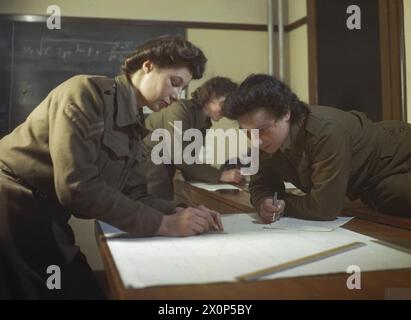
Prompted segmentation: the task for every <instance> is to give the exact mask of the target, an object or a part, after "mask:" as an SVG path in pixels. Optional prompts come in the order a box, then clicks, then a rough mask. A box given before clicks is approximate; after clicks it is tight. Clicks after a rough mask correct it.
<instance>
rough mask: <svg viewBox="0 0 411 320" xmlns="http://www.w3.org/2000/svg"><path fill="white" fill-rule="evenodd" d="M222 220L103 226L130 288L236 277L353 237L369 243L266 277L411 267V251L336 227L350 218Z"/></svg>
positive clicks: (243, 216) (230, 217)
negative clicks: (180, 225)
mask: <svg viewBox="0 0 411 320" xmlns="http://www.w3.org/2000/svg"><path fill="white" fill-rule="evenodd" d="M222 219H223V224H224V227H225V231H224V232H223V233H217V232H216V233H209V234H205V235H200V236H194V237H185V238H171V237H152V238H129V237H127V235H125V234H124V233H121V232H119V231H118V230H116V229H114V228H113V227H110V226H108V225H106V224H103V223H101V225H102V228H103V231H104V232H105V233H106V235H107V236H108V237H109V240H108V246H109V248H110V251H111V254H112V256H113V259H114V262H115V264H116V266H117V268H118V270H119V273H120V276H121V278H122V280H123V283H124V285H125V286H126V287H129V288H144V287H149V286H160V285H178V284H201V283H214V282H234V281H237V279H236V278H237V277H238V276H240V275H243V274H246V273H250V272H253V271H257V270H260V269H263V268H268V267H272V266H274V265H277V264H280V263H285V262H288V261H291V260H294V259H297V258H301V257H305V256H308V255H311V254H315V253H318V252H322V251H324V250H328V249H331V248H334V247H338V246H342V245H345V244H348V243H351V242H353V241H360V242H364V243H365V244H366V246H364V247H361V248H358V249H355V250H352V251H349V252H345V253H343V254H340V255H336V256H333V257H329V258H327V259H324V260H321V261H317V262H314V263H311V264H308V265H304V266H300V267H296V268H293V269H289V270H285V271H282V272H279V273H276V274H274V275H270V276H267V277H266V279H267V278H269V279H271V278H285V277H297V276H306V275H319V274H330V273H345V272H347V268H348V267H349V266H351V265H356V266H358V267H360V269H361V271H371V270H387V269H401V268H411V255H410V254H409V253H405V252H402V251H399V250H395V249H393V248H390V247H387V246H383V245H380V244H377V243H375V242H373V239H372V238H370V237H367V236H364V235H361V234H358V233H355V232H351V231H349V230H345V229H341V228H338V226H339V225H341V224H343V223H345V222H347V218H340V219H338V220H336V221H332V222H314V221H296V219H290V218H283V219H281V220H280V221H279V222H277V223H273V224H271V225H263V224H259V223H258V222H257V220H256V217H255V216H254V215H252V214H233V215H224V216H223V217H222ZM341 219H342V220H341ZM280 226H281V227H280Z"/></svg>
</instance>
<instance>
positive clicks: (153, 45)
mask: <svg viewBox="0 0 411 320" xmlns="http://www.w3.org/2000/svg"><path fill="white" fill-rule="evenodd" d="M146 60H150V61H152V62H153V63H154V64H155V65H157V66H158V67H159V68H167V67H177V68H179V67H186V68H187V69H188V70H189V71H190V73H191V75H192V76H193V79H200V78H201V77H202V76H203V73H204V70H205V65H206V62H207V58H206V57H205V55H204V53H203V52H202V51H201V49H199V48H198V47H196V46H195V45H193V44H192V43H191V42H189V41H187V40H186V39H184V38H183V37H182V36H178V35H165V36H160V37H157V38H154V39H151V40H149V41H147V42H145V43H143V44H142V45H140V46H138V47H137V49H136V50H134V52H133V53H132V54H130V55H129V56H128V57H126V59H125V60H124V62H123V64H122V66H121V69H122V70H123V72H124V73H125V74H127V75H131V74H133V73H135V72H136V71H137V70H139V69H141V67H142V65H143V63H144V61H146Z"/></svg>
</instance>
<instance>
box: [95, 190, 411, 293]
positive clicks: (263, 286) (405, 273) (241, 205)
mask: <svg viewBox="0 0 411 320" xmlns="http://www.w3.org/2000/svg"><path fill="white" fill-rule="evenodd" d="M181 183H184V184H186V185H185V186H184V187H187V188H188V189H189V191H190V193H191V194H190V195H191V196H192V199H193V202H197V203H206V204H207V206H208V207H210V208H212V209H214V210H218V211H220V212H222V213H234V212H252V211H254V209H253V208H252V206H251V205H250V202H249V195H248V193H247V192H245V191H239V192H237V193H221V192H209V191H205V190H202V189H199V188H196V187H192V186H190V185H188V184H187V183H186V182H181ZM361 210H362V209H361ZM361 210H360V211H361ZM353 212H355V210H354V209H353ZM364 212H365V211H363V212H362V213H361V214H360V217H356V218H354V219H353V220H351V221H350V222H349V223H347V224H346V225H344V228H346V229H348V230H352V231H354V232H358V233H362V234H365V235H368V236H371V237H374V238H377V239H380V240H384V241H388V242H391V243H395V244H399V245H402V246H404V247H409V248H411V230H407V226H408V225H407V224H406V225H405V227H404V228H402V227H401V226H402V223H401V220H400V222H398V223H399V226H390V225H386V224H384V222H383V221H379V220H380V219H379V218H378V219H377V221H370V220H372V219H371V218H370V217H369V216H367V215H366V214H365V213H364ZM344 213H345V214H347V213H348V214H349V213H350V212H349V209H346V210H345V211H344ZM361 215H363V216H364V215H365V216H366V217H365V218H364V217H361ZM388 220H390V219H388ZM394 220H395V219H394ZM409 220H410V219H408V220H407V219H406V220H405V222H408V223H409ZM96 235H97V241H98V244H99V248H100V253H101V257H102V260H103V263H104V266H105V269H106V275H107V279H108V283H109V287H110V292H111V298H113V299H203V300H206V299H217V300H220V299H235V300H237V299H238V300H241V299H251V300H254V299H263V300H266V299H386V298H388V299H393V298H394V299H395V298H400V297H401V296H400V295H399V294H403V295H404V294H405V296H406V297H408V299H411V269H402V270H387V271H373V272H362V274H361V286H362V288H361V289H360V290H355V289H354V290H349V289H347V286H346V282H347V279H348V277H349V276H350V275H349V274H333V275H319V276H306V277H297V278H288V279H276V280H267V281H257V282H251V283H216V284H206V285H204V284H201V285H180V286H161V287H151V288H144V289H125V288H124V286H123V284H122V281H121V279H120V276H119V273H118V270H117V268H116V266H115V264H114V261H113V258H112V256H111V253H110V250H109V247H108V245H107V242H106V240H105V238H104V236H103V235H102V232H101V230H99V228H98V227H97V228H96ZM381 259H383V257H381ZM410 259H411V255H410Z"/></svg>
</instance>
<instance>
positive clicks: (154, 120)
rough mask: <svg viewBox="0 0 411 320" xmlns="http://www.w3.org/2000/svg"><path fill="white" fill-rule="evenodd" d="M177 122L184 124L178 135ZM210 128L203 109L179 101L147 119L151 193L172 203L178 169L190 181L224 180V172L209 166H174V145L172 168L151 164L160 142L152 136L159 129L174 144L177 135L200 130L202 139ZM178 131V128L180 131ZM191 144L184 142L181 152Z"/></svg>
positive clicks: (185, 101) (147, 172)
mask: <svg viewBox="0 0 411 320" xmlns="http://www.w3.org/2000/svg"><path fill="white" fill-rule="evenodd" d="M176 121H181V132H176V131H177V130H176V129H175V127H176V125H175V124H176ZM210 127H211V121H210V118H208V117H206V116H205V115H204V114H203V110H202V108H201V107H200V106H198V105H196V104H195V103H194V102H193V100H180V101H177V102H174V103H172V104H171V105H170V106H168V107H167V108H164V109H162V110H161V111H159V112H154V113H152V114H150V115H149V116H148V117H147V119H146V128H147V130H149V131H150V134H148V135H147V136H146V137H145V138H144V143H145V146H146V153H147V170H146V175H147V187H148V190H149V192H150V193H153V194H158V196H159V197H161V198H163V199H168V200H171V199H173V193H174V189H173V178H174V173H175V170H176V169H179V170H180V171H181V172H182V174H183V176H184V178H185V179H187V180H200V181H205V182H211V183H217V182H218V181H219V180H220V177H221V171H220V170H218V169H216V168H214V167H212V166H210V165H207V164H186V163H184V162H183V163H181V164H177V163H175V162H174V157H173V155H174V149H173V147H174V146H173V144H172V147H171V162H172V163H171V164H154V163H153V162H152V161H151V157H150V154H151V151H152V149H153V147H154V146H155V145H156V144H157V143H158V141H153V139H152V132H153V131H154V130H156V129H159V128H163V129H166V130H167V131H168V132H169V134H170V137H171V139H172V140H171V142H173V137H174V135H175V134H177V136H179V135H180V136H181V135H182V134H184V132H185V131H186V130H187V129H192V128H194V129H198V130H200V131H201V133H202V136H203V139H204V137H205V135H206V130H207V129H209V128H210ZM177 128H178V127H177ZM189 143H190V142H189V141H182V151H183V150H184V148H185V147H186V146H187V145H188V144H189Z"/></svg>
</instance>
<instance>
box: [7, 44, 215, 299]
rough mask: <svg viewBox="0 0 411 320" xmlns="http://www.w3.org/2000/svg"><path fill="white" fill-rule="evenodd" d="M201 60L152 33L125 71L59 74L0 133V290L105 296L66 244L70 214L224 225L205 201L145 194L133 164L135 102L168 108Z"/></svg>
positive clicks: (141, 224) (137, 230)
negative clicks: (56, 273) (52, 274)
mask: <svg viewBox="0 0 411 320" xmlns="http://www.w3.org/2000/svg"><path fill="white" fill-rule="evenodd" d="M205 63H206V58H205V56H204V54H203V53H202V51H201V50H200V49H199V48H197V47H195V46H194V45H193V44H191V43H190V42H188V41H186V40H184V39H183V38H181V37H178V36H166V37H160V38H157V39H153V40H150V41H148V42H146V43H145V44H143V45H141V46H139V47H138V48H137V49H136V50H135V51H134V52H133V54H132V55H131V56H129V57H128V58H127V59H126V60H125V62H124V64H123V66H122V69H123V71H124V74H123V75H121V76H118V77H116V78H115V79H109V78H107V77H102V76H86V75H80V76H76V77H73V78H71V79H69V80H67V81H66V82H64V83H62V84H60V85H59V86H58V87H56V88H55V89H54V90H52V91H51V92H50V94H49V95H48V96H47V97H46V98H45V100H43V102H42V103H41V104H40V105H39V106H37V107H36V108H35V109H34V110H33V112H32V113H31V114H30V115H29V116H28V118H27V119H26V121H25V122H24V123H23V124H21V125H20V126H19V127H17V128H16V129H15V130H14V131H13V132H12V133H11V134H9V135H8V136H6V137H4V138H3V139H2V140H0V169H1V170H0V264H1V265H0V283H2V285H1V286H0V298H20V299H21V298H23V299H25V298H27V299H32V298H34V299H36V298H50V299H54V298H101V297H103V294H102V292H101V290H100V288H99V287H98V285H97V283H96V282H95V280H94V278H93V274H92V271H91V269H90V267H89V266H88V264H87V261H86V259H85V257H84V255H82V254H81V252H80V251H79V250H78V248H77V247H76V246H75V245H74V242H75V241H74V237H73V233H72V230H71V228H70V227H69V225H68V223H67V222H68V220H69V218H70V216H71V214H74V215H76V216H77V217H81V218H85V219H99V220H102V221H105V222H107V223H109V224H111V225H113V226H115V227H117V228H119V229H121V230H124V231H126V232H128V233H130V234H133V235H137V236H153V235H166V236H188V235H194V234H199V233H203V232H205V231H207V230H209V229H211V228H221V227H222V226H221V221H220V217H219V214H218V213H216V212H214V211H211V210H208V209H207V208H205V207H201V208H181V207H178V206H177V205H176V204H175V203H173V202H170V201H162V200H159V199H157V198H155V197H153V196H151V195H148V194H147V192H146V185H145V178H144V174H143V173H142V170H143V169H142V168H141V166H142V160H141V159H142V157H141V154H142V147H141V141H142V138H143V137H144V135H145V134H146V129H145V128H144V126H143V117H142V112H141V108H142V106H144V105H146V106H148V107H149V108H150V109H151V110H153V111H154V112H157V111H159V110H161V109H162V108H166V107H167V106H168V105H169V104H170V103H172V102H173V101H176V100H177V99H178V98H179V95H180V93H181V90H182V89H183V88H184V87H185V86H186V85H187V84H188V83H189V81H190V80H191V79H199V78H201V77H202V74H203V71H204V68H205ZM51 265H57V266H58V267H59V268H60V269H61V278H62V284H61V289H60V290H49V288H48V287H47V278H48V276H49V274H48V273H47V269H48V267H49V266H51ZM3 284H4V285H3Z"/></svg>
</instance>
